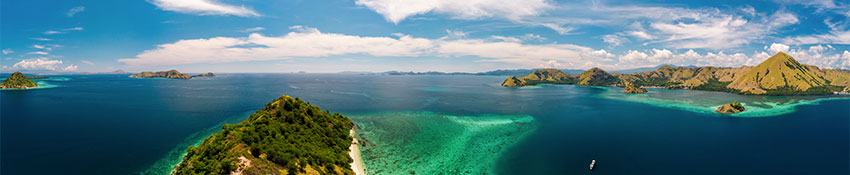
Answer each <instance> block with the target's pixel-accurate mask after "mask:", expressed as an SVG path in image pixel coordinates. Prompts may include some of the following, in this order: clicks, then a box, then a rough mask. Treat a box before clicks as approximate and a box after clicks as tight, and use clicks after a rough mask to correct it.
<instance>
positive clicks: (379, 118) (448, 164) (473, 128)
mask: <svg viewBox="0 0 850 175" xmlns="http://www.w3.org/2000/svg"><path fill="white" fill-rule="evenodd" d="M346 116H348V117H349V118H351V119H352V120H353V121H354V122H355V123H356V124H357V132H358V134H357V137H358V138H359V139H360V148H361V152H362V157H363V160H364V163H365V164H364V165H365V166H366V167H367V168H366V170H367V173H369V174H407V173H410V172H415V173H419V174H462V173H467V174H494V173H495V171H494V170H495V169H494V168H493V167H495V166H496V160H498V159H499V157H500V156H501V155H502V153H503V152H505V151H506V150H508V148H510V147H511V146H512V145H513V144H514V143H516V142H519V141H521V140H522V138H523V137H525V136H526V135H528V134H530V133H531V132H533V131H534V129H535V127H536V125H537V124H536V123H535V122H534V118H533V117H531V116H528V115H487V114H485V115H478V116H454V115H448V114H441V113H435V112H428V111H405V112H378V113H369V114H351V115H346Z"/></svg>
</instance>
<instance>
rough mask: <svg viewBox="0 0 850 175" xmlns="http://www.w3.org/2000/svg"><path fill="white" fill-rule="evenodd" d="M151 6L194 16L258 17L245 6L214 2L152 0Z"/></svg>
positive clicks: (210, 0) (214, 0)
mask: <svg viewBox="0 0 850 175" xmlns="http://www.w3.org/2000/svg"><path fill="white" fill-rule="evenodd" d="M150 2H151V3H152V4H154V5H156V6H157V7H159V8H160V9H162V10H166V11H175V12H180V13H188V14H196V15H234V16H242V17H248V16H260V14H259V13H257V12H254V10H251V9H249V8H246V7H245V6H242V7H238V6H234V5H229V4H224V3H220V2H217V1H216V0H152V1H150Z"/></svg>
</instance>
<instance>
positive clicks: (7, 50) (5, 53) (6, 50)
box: [2, 49, 15, 55]
mask: <svg viewBox="0 0 850 175" xmlns="http://www.w3.org/2000/svg"><path fill="white" fill-rule="evenodd" d="M2 52H3V55H8V54H10V53H15V51H12V49H3V51H2Z"/></svg>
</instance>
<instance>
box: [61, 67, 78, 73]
mask: <svg viewBox="0 0 850 175" xmlns="http://www.w3.org/2000/svg"><path fill="white" fill-rule="evenodd" d="M62 71H65V72H71V71H77V65H68V66H66V67H65V68H62Z"/></svg>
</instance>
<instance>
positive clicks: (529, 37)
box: [520, 33, 546, 41]
mask: <svg viewBox="0 0 850 175" xmlns="http://www.w3.org/2000/svg"><path fill="white" fill-rule="evenodd" d="M520 39H522V40H525V41H543V40H546V38H545V37H542V36H540V35H536V34H530V33H527V34H525V35H523V36H522V37H520Z"/></svg>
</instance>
